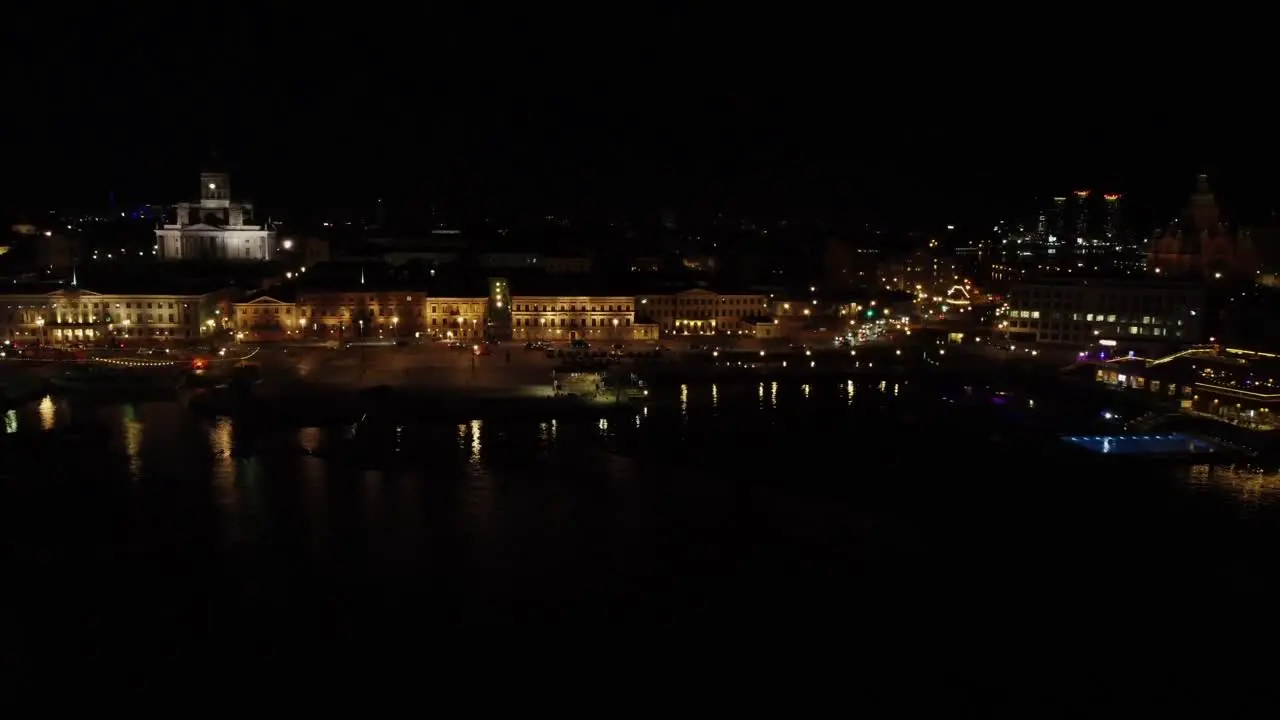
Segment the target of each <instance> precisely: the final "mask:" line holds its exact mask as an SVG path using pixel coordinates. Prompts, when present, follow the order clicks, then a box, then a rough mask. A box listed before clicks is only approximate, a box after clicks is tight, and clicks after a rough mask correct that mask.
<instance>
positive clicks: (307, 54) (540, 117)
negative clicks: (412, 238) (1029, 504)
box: [4, 5, 1278, 221]
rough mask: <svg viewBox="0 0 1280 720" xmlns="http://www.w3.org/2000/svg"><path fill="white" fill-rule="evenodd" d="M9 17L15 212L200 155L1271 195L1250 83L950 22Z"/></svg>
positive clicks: (296, 197) (254, 175) (485, 193)
mask: <svg viewBox="0 0 1280 720" xmlns="http://www.w3.org/2000/svg"><path fill="white" fill-rule="evenodd" d="M155 7H164V6H163V5H157V6H155ZM250 7H254V8H260V6H258V5H253V6H250ZM307 9H308V11H310V9H311V8H310V7H308V8H307ZM340 9H341V10H343V11H346V10H347V9H348V6H342V7H341V8H340ZM21 12H22V11H19V19H18V21H17V22H15V24H14V26H15V27H17V28H20V30H18V31H17V33H18V36H17V37H15V38H13V42H11V43H9V44H8V46H7V48H6V52H7V53H11V54H12V60H11V62H10V63H9V67H10V71H9V72H10V74H11V75H12V76H14V77H12V78H11V82H10V83H9V98H10V99H11V101H12V102H11V110H12V112H9V113H7V114H6V115H7V117H6V122H7V123H8V124H9V125H10V128H9V131H8V132H6V133H5V134H4V142H5V144H6V147H5V156H6V163H5V173H6V174H7V175H8V176H9V177H7V178H6V180H8V184H7V187H10V188H19V192H18V194H17V195H16V196H13V198H14V199H15V200H16V201H20V202H37V201H39V202H48V201H50V200H56V199H62V200H63V202H64V203H84V204H99V203H101V202H104V201H105V199H106V197H107V195H108V191H109V190H111V189H114V190H115V192H116V193H117V196H118V197H119V199H120V200H121V201H132V200H154V201H158V202H172V201H176V200H178V199H181V198H182V197H185V196H187V195H190V194H192V193H193V192H194V185H195V182H194V180H193V179H192V178H193V175H194V172H195V171H196V170H197V169H198V168H199V167H200V166H201V165H202V164H203V163H204V161H205V158H206V157H207V155H208V152H209V148H210V147H211V146H212V145H214V144H216V145H217V147H218V148H219V149H220V150H221V153H222V155H223V156H224V158H225V160H226V162H227V164H228V165H229V166H230V168H231V169H232V170H233V171H234V172H235V177H234V179H233V180H234V183H235V186H236V187H237V189H238V190H239V191H240V192H241V193H242V194H247V195H250V196H252V197H254V198H255V199H256V200H257V201H258V202H259V203H260V204H267V205H273V206H285V205H292V206H297V205H306V204H330V203H332V204H345V205H357V204H362V203H364V202H365V201H366V199H367V198H372V197H376V196H379V195H384V196H390V197H394V198H399V199H402V200H407V201H411V202H419V201H422V200H425V199H428V198H445V199H447V200H449V201H451V202H453V203H461V204H473V205H480V204H486V203H487V204H491V205H498V206H502V205H520V206H530V207H536V206H539V205H542V204H547V205H548V206H558V205H563V206H570V207H573V206H576V207H584V206H591V205H596V204H600V205H606V206H609V207H618V208H623V207H629V206H633V207H642V208H647V207H651V206H654V205H657V204H660V203H671V204H674V205H678V206H683V207H697V206H720V205H725V206H735V205H736V206H745V207H749V208H757V207H775V208H777V209H778V210H780V211H813V212H818V213H823V214H827V213H833V212H834V213H840V212H848V211H851V210H857V209H861V208H870V209H872V210H873V211H875V212H876V213H877V214H883V215H887V216H891V217H904V216H909V217H917V216H920V217H926V218H928V219H929V220H935V221H936V220H942V219H943V218H945V219H947V220H953V219H954V221H969V220H975V221H976V220H985V219H987V218H989V217H991V216H992V215H993V214H995V213H997V212H999V211H1000V210H1001V208H1002V206H1004V205H1005V204H1007V203H1009V202H1010V201H1012V200H1018V199H1025V198H1028V197H1030V196H1032V195H1034V194H1036V193H1043V194H1052V193H1055V192H1062V191H1064V190H1067V189H1071V188H1072V187H1079V186H1086V187H1093V188H1097V189H1119V190H1124V191H1126V192H1129V193H1130V194H1131V197H1133V198H1134V199H1135V200H1137V201H1138V202H1139V203H1140V204H1141V205H1143V206H1145V207H1148V208H1150V209H1152V210H1155V211H1161V212H1162V211H1164V210H1165V208H1166V206H1168V207H1170V208H1172V207H1173V206H1176V204H1177V203H1178V202H1180V201H1181V200H1182V198H1183V197H1185V193H1186V191H1187V190H1188V189H1189V188H1190V186H1191V184H1192V183H1193V175H1194V173H1195V171H1196V169H1197V167H1200V166H1204V165H1208V166H1209V167H1211V168H1212V169H1213V170H1214V173H1215V176H1216V177H1217V178H1218V180H1217V183H1216V184H1217V185H1218V186H1219V187H1220V188H1221V189H1222V190H1223V194H1224V195H1226V196H1228V197H1232V196H1234V197H1235V198H1236V200H1237V204H1238V205H1239V206H1240V207H1241V208H1242V210H1246V211H1250V212H1258V211H1260V210H1262V209H1265V208H1266V207H1268V206H1269V205H1270V202H1271V198H1272V197H1273V196H1275V193H1276V190H1277V185H1278V184H1277V182H1276V181H1275V179H1274V177H1275V175H1276V173H1275V161H1276V148H1275V146H1274V143H1273V142H1272V141H1270V140H1266V141H1260V140H1259V138H1260V137H1268V136H1265V135H1263V134H1262V133H1261V131H1262V129H1263V128H1264V127H1265V125H1266V122H1267V121H1266V116H1267V115H1269V111H1267V110H1266V108H1267V107H1269V105H1270V100H1269V98H1268V97H1266V96H1265V95H1264V96H1259V95H1257V94H1256V91H1252V92H1253V94H1241V92H1240V88H1244V87H1247V86H1248V85H1249V82H1250V80H1251V78H1247V77H1245V78H1240V77H1239V76H1238V74H1235V73H1236V69H1237V67H1238V66H1231V67H1223V66H1220V65H1212V64H1210V65H1205V64H1204V63H1203V62H1197V61H1196V59H1195V58H1193V57H1189V56H1188V57H1185V59H1173V58H1170V57H1169V56H1167V55H1163V54H1160V53H1155V54H1154V55H1153V53H1151V52H1150V49H1149V47H1148V46H1147V45H1144V44H1134V45H1133V46H1134V47H1135V48H1136V49H1135V50H1133V51H1130V52H1127V53H1119V52H1117V51H1109V52H1110V55H1108V56H1107V57H1106V58H1105V59H1104V58H1102V57H1099V59H1098V60H1097V61H1094V62H1083V61H1080V60H1078V59H1076V58H1074V57H1073V58H1071V59H1069V60H1067V61H1063V62H1057V63H1054V62H1043V61H1038V60H1035V61H1033V60H1031V59H1029V58H1024V57H1016V56H1014V57H1011V54H1014V55H1016V53H1017V52H1032V48H1033V47H1034V45H1035V44H1034V43H1033V44H1032V46H1028V47H1026V48H1024V49H1022V50H1019V51H1014V50H1012V49H1010V47H1009V46H1010V43H1009V42H1008V41H1007V38H1004V37H1003V36H1002V37H982V38H979V37H969V36H964V37H960V38H957V35H956V33H954V32H953V27H952V26H951V25H949V24H948V22H947V20H946V19H938V21H937V25H936V27H934V28H932V29H926V30H921V29H913V30H912V31H910V32H909V33H908V32H905V31H901V32H900V31H894V30H892V29H891V28H893V27H894V26H893V25H892V24H891V23H885V24H884V28H890V29H888V30H885V29H883V28H880V27H869V26H868V27H862V28H858V27H852V26H850V25H849V24H848V23H847V22H844V21H841V22H834V21H833V18H832V17H829V16H823V15H814V16H812V17H796V18H790V19H788V18H779V17H776V16H773V15H769V16H761V17H753V18H742V17H728V16H722V15H712V14H708V15H705V16H701V17H690V16H682V17H676V16H662V17H646V18H641V17H637V16H635V15H634V13H637V12H638V10H634V9H633V10H624V9H617V8H615V9H613V11H612V12H604V11H601V12H597V13H592V14H587V15H583V14H574V13H562V14H559V15H556V16H548V15H545V14H536V15H535V14H534V11H532V10H531V11H528V12H525V13H523V14H521V15H520V16H502V15H500V14H499V13H497V12H495V13H494V15H493V16H492V17H489V18H478V17H467V18H459V17H450V16H445V15H440V14H431V13H430V12H429V11H425V10H424V11H421V12H416V13H412V14H411V13H408V12H407V11H405V12H401V13H399V14H382V15H378V14H370V15H368V16H367V17H358V18H353V17H349V16H335V17H317V16H313V15H308V14H305V13H303V12H302V11H301V10H297V11H293V12H292V14H285V13H274V12H273V13H264V12H263V11H262V10H261V9H258V10H256V11H254V12H251V13H245V14H241V15H236V16H234V17H235V19H234V20H230V21H228V20H219V19H217V18H216V17H210V16H195V15H192V14H190V13H185V14H184V13H183V12H181V11H166V12H160V13H155V12H148V13H147V14H145V15H142V14H138V13H133V14H123V15H121V14H112V13H111V12H110V11H108V10H104V9H94V7H93V6H92V5H86V6H84V7H82V8H77V9H76V11H75V12H70V13H64V14H65V15H67V16H69V18H50V17H42V16H39V15H37V14H35V13H34V11H28V14H27V15H26V16H25V17H24V16H22V15H21ZM41 12H42V13H48V12H50V11H49V10H44V11H41ZM538 12H539V13H541V12H542V11H541V10H539V11H538ZM628 13H632V14H630V15H629V14H628ZM970 19H973V18H970ZM55 20H56V22H55ZM1007 22H1011V21H1007ZM1002 32H1003V31H1002ZM1063 32H1064V33H1066V34H1067V35H1070V31H1068V30H1063ZM1082 32H1083V31H1082ZM1091 39H1092V40H1093V41H1094V42H1095V43H1097V44H1098V46H1100V47H1101V46H1107V47H1111V46H1114V47H1125V46H1126V45H1128V44H1130V43H1129V41H1127V40H1126V39H1125V38H1124V37H1123V36H1122V34H1119V33H1117V34H1116V35H1115V36H1114V37H1111V36H1102V35H1095V36H1091ZM1206 88H1208V89H1211V90H1212V92H1205V91H1204V89H1206Z"/></svg>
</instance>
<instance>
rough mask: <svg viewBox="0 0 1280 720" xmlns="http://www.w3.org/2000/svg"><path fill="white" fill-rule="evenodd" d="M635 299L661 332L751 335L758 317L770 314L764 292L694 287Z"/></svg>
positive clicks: (667, 333) (673, 333)
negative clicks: (733, 292)
mask: <svg viewBox="0 0 1280 720" xmlns="http://www.w3.org/2000/svg"><path fill="white" fill-rule="evenodd" d="M636 302H637V303H639V305H640V306H641V307H642V308H643V312H644V315H645V316H647V317H649V318H652V319H653V321H654V322H655V323H656V324H657V325H658V330H659V332H660V333H661V334H663V335H714V334H717V333H719V334H727V335H744V336H746V335H750V334H751V333H752V332H753V330H754V329H755V327H756V325H757V324H758V321H759V320H761V319H766V318H770V317H771V316H772V308H771V304H770V302H769V297H768V296H767V295H763V294H757V293H747V294H720V293H715V292H712V291H710V290H703V289H693V290H684V291H681V292H677V293H669V294H650V295H639V296H637V297H636Z"/></svg>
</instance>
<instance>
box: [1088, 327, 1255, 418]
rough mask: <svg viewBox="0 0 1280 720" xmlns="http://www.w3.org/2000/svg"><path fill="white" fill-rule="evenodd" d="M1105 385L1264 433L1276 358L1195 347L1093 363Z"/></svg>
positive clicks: (1232, 350)
mask: <svg viewBox="0 0 1280 720" xmlns="http://www.w3.org/2000/svg"><path fill="white" fill-rule="evenodd" d="M1094 365H1095V366H1096V371H1095V378H1096V380H1097V381H1098V382H1100V383H1103V384H1105V385H1107V386H1109V387H1113V388H1117V389H1121V390H1124V391H1126V392H1135V393H1145V394H1148V395H1149V396H1150V398H1151V399H1152V401H1153V402H1156V403H1157V404H1168V405H1170V406H1171V407H1177V408H1180V409H1181V410H1182V411H1184V412H1187V413H1190V414H1194V415H1202V416H1210V417H1213V418H1215V419H1218V420H1224V421H1227V422H1230V423H1233V424H1237V425H1244V426H1247V427H1251V428H1255V429H1263V430H1270V429H1273V428H1274V427H1275V425H1276V422H1277V421H1276V417H1275V415H1276V413H1277V412H1280V356H1277V355H1274V354H1271V353H1263V352H1256V351H1252V350H1245V349H1237V348H1223V347H1220V346H1217V345H1200V346H1193V347H1190V348H1187V349H1185V350H1181V351H1179V352H1176V353H1173V354H1170V355H1166V356H1164V357H1159V358H1144V357H1137V356H1136V355H1135V356H1133V357H1129V356H1122V357H1119V358H1111V359H1108V360H1104V361H1098V362H1095V363H1094Z"/></svg>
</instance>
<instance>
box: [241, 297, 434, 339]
mask: <svg viewBox="0 0 1280 720" xmlns="http://www.w3.org/2000/svg"><path fill="white" fill-rule="evenodd" d="M277 303H279V309H280V310H281V311H282V313H281V314H282V315H285V313H284V312H283V311H284V310H285V309H286V308H287V303H284V302H280V301H277ZM426 304H427V303H426V295H425V294H424V293H422V292H419V291H413V290H372V289H366V288H359V289H356V290H324V291H303V292H300V293H299V294H298V299H297V302H296V304H295V306H296V317H297V320H296V321H295V322H297V323H298V325H299V326H300V327H301V328H302V329H303V330H304V333H305V334H306V335H308V336H310V337H315V338H320V339H338V338H371V339H374V338H383V339H390V338H393V337H412V336H414V335H415V334H417V333H420V332H422V331H423V330H424V329H425V328H426V326H425V325H424V320H425V319H426V318H425V317H424V313H423V308H424V306H426ZM239 309H240V308H237V313H238V312H239ZM245 309H248V310H250V315H249V316H248V317H249V319H250V322H252V317H253V316H252V310H253V307H252V304H250V305H248V306H246V307H245ZM259 309H262V310H266V309H269V310H270V311H271V315H274V314H275V311H276V309H277V307H276V306H275V305H272V304H271V303H268V302H265V301H264V302H263V304H262V305H261V306H260V308H259ZM287 324H288V321H285V325H287Z"/></svg>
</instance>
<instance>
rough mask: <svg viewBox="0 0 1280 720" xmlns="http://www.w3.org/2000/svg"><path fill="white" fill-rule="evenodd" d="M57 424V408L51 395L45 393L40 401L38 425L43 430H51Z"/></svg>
mask: <svg viewBox="0 0 1280 720" xmlns="http://www.w3.org/2000/svg"><path fill="white" fill-rule="evenodd" d="M57 424H58V410H57V408H56V407H55V406H54V404H53V397H52V396H51V395H45V396H44V399H43V400H41V401H40V427H41V429H43V430H52V429H53V428H54V426H55V425H57Z"/></svg>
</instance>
